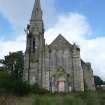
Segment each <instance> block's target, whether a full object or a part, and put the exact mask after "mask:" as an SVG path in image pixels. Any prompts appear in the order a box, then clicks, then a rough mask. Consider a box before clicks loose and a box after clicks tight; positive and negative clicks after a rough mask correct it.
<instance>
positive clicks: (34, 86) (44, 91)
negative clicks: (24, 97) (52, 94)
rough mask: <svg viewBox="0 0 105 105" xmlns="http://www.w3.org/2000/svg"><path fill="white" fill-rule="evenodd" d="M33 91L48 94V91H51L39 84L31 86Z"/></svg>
mask: <svg viewBox="0 0 105 105" xmlns="http://www.w3.org/2000/svg"><path fill="white" fill-rule="evenodd" d="M31 92H32V93H33V94H47V93H49V91H48V90H46V89H43V88H40V87H39V85H38V84H34V85H32V86H31Z"/></svg>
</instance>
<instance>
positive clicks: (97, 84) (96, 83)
mask: <svg viewBox="0 0 105 105" xmlns="http://www.w3.org/2000/svg"><path fill="white" fill-rule="evenodd" d="M94 81H95V85H96V86H100V85H103V83H104V82H103V80H102V79H101V78H100V77H99V76H94Z"/></svg>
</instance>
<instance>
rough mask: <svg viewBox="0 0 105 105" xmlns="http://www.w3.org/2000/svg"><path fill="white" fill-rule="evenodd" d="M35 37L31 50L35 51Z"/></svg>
mask: <svg viewBox="0 0 105 105" xmlns="http://www.w3.org/2000/svg"><path fill="white" fill-rule="evenodd" d="M35 46H36V45H35V38H33V52H35Z"/></svg>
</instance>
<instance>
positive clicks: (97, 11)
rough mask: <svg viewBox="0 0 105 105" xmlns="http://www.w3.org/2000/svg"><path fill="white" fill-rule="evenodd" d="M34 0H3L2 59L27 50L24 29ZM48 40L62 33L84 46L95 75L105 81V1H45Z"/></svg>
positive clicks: (0, 24)
mask: <svg viewBox="0 0 105 105" xmlns="http://www.w3.org/2000/svg"><path fill="white" fill-rule="evenodd" d="M33 4H34V0H0V58H3V57H4V56H5V55H7V54H8V53H9V52H12V51H18V50H23V51H25V40H26V38H25V33H24V28H25V27H26V24H28V23H29V20H30V17H31V13H32V9H33ZM41 5H42V9H43V19H44V25H45V38H46V43H48V44H49V43H51V42H52V41H53V40H54V38H56V37H57V35H58V34H59V33H61V34H62V35H63V36H64V37H65V38H66V39H67V40H68V41H69V42H70V43H74V42H76V43H77V44H78V45H79V46H80V48H81V58H82V59H83V60H84V61H86V62H91V64H92V68H93V71H94V74H95V75H99V76H101V77H102V78H103V79H104V80H105V64H104V62H105V29H104V28H105V13H104V11H105V0H41Z"/></svg>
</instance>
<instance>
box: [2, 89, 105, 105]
mask: <svg viewBox="0 0 105 105" xmlns="http://www.w3.org/2000/svg"><path fill="white" fill-rule="evenodd" d="M0 105H105V92H104V91H103V92H85V93H70V94H53V95H51V94H49V95H29V96H25V97H16V96H12V95H4V96H3V95H1V96H0Z"/></svg>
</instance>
